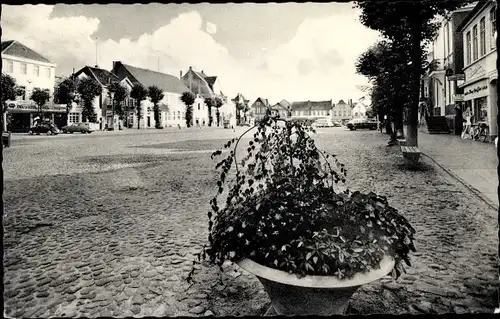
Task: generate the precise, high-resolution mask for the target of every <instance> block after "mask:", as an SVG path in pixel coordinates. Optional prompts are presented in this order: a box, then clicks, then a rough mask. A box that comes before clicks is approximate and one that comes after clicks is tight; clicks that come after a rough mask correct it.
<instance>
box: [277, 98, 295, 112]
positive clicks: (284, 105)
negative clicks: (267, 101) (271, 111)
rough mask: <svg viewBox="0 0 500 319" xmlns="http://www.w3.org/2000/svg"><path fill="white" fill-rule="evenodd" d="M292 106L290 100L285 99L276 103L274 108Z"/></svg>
mask: <svg viewBox="0 0 500 319" xmlns="http://www.w3.org/2000/svg"><path fill="white" fill-rule="evenodd" d="M291 106H292V104H290V102H288V101H287V100H285V99H283V100H281V101H280V102H278V103H276V104H274V105H273V106H272V107H273V108H277V109H283V110H290V107H291Z"/></svg>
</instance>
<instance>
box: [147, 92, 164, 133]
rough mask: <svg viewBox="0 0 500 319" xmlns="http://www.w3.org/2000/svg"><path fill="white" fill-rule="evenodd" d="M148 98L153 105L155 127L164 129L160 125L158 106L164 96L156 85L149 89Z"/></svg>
mask: <svg viewBox="0 0 500 319" xmlns="http://www.w3.org/2000/svg"><path fill="white" fill-rule="evenodd" d="M148 96H149V98H150V99H151V102H152V103H153V113H154V119H155V127H156V128H162V127H163V126H162V125H161V123H160V106H159V105H158V103H159V102H160V101H161V100H163V97H164V94H163V93H162V91H161V89H160V88H159V87H157V86H156V85H151V86H150V87H148Z"/></svg>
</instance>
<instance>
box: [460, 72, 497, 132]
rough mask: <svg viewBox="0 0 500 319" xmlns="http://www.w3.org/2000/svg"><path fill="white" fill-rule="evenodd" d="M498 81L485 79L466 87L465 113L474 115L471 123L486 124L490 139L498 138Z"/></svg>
mask: <svg viewBox="0 0 500 319" xmlns="http://www.w3.org/2000/svg"><path fill="white" fill-rule="evenodd" d="M496 96H497V94H496V79H495V80H489V79H488V78H483V79H481V80H479V81H476V82H474V83H470V84H468V85H466V86H465V87H464V106H463V111H464V112H467V111H468V112H470V113H471V114H472V118H471V122H472V124H476V123H480V122H482V123H486V124H488V126H489V128H490V130H489V132H490V133H489V134H490V138H491V139H494V138H495V137H496V136H497V132H498V129H497V124H496V115H497V112H496V100H497V98H496Z"/></svg>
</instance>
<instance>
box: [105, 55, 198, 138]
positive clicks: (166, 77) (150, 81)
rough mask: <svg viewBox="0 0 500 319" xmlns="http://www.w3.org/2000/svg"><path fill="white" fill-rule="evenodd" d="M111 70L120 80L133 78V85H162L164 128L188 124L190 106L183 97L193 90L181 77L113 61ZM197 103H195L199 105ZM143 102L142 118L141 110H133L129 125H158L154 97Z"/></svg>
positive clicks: (161, 120)
mask: <svg viewBox="0 0 500 319" xmlns="http://www.w3.org/2000/svg"><path fill="white" fill-rule="evenodd" d="M111 72H112V73H113V74H114V75H116V76H117V77H118V79H119V80H120V81H122V80H123V79H125V78H127V79H128V80H130V82H131V84H132V86H133V85H135V84H141V85H143V86H144V87H145V88H146V89H147V88H148V87H150V86H153V85H154V86H157V87H158V88H160V90H161V91H162V93H163V99H162V100H161V101H160V102H159V103H158V105H159V108H160V112H159V121H160V123H159V125H160V126H162V127H174V126H178V125H180V126H181V127H184V126H186V119H185V116H186V106H185V105H184V103H183V102H182V101H181V96H182V93H184V92H187V91H190V90H189V88H187V87H186V86H185V85H184V83H183V81H181V80H180V79H179V78H177V77H175V76H173V75H170V74H166V73H161V72H156V71H152V70H148V69H142V68H138V67H135V66H131V65H128V64H124V63H122V62H121V61H114V62H113V69H112V71H111ZM196 103H197V102H195V105H196V106H197V104H196ZM140 105H141V107H140V114H141V115H140V119H138V117H137V111H133V110H132V111H130V112H129V114H128V117H129V118H128V121H129V126H131V127H137V126H139V127H140V128H155V127H156V122H155V119H154V105H153V103H152V102H151V99H150V98H149V97H148V98H147V99H146V100H144V101H141V102H140ZM195 105H193V110H195V108H196V107H195Z"/></svg>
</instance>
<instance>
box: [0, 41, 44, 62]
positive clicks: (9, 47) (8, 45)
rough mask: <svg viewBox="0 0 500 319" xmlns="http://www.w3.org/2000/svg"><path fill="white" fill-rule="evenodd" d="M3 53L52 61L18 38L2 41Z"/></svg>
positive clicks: (41, 60)
mask: <svg viewBox="0 0 500 319" xmlns="http://www.w3.org/2000/svg"><path fill="white" fill-rule="evenodd" d="M2 54H8V55H12V56H16V57H19V58H24V59H29V60H35V61H40V62H45V63H52V62H50V61H49V60H48V59H47V58H46V57H44V56H42V55H41V54H40V53H38V52H35V51H33V50H32V49H30V48H28V47H27V46H25V45H24V44H22V43H21V42H19V41H16V40H10V41H2Z"/></svg>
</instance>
